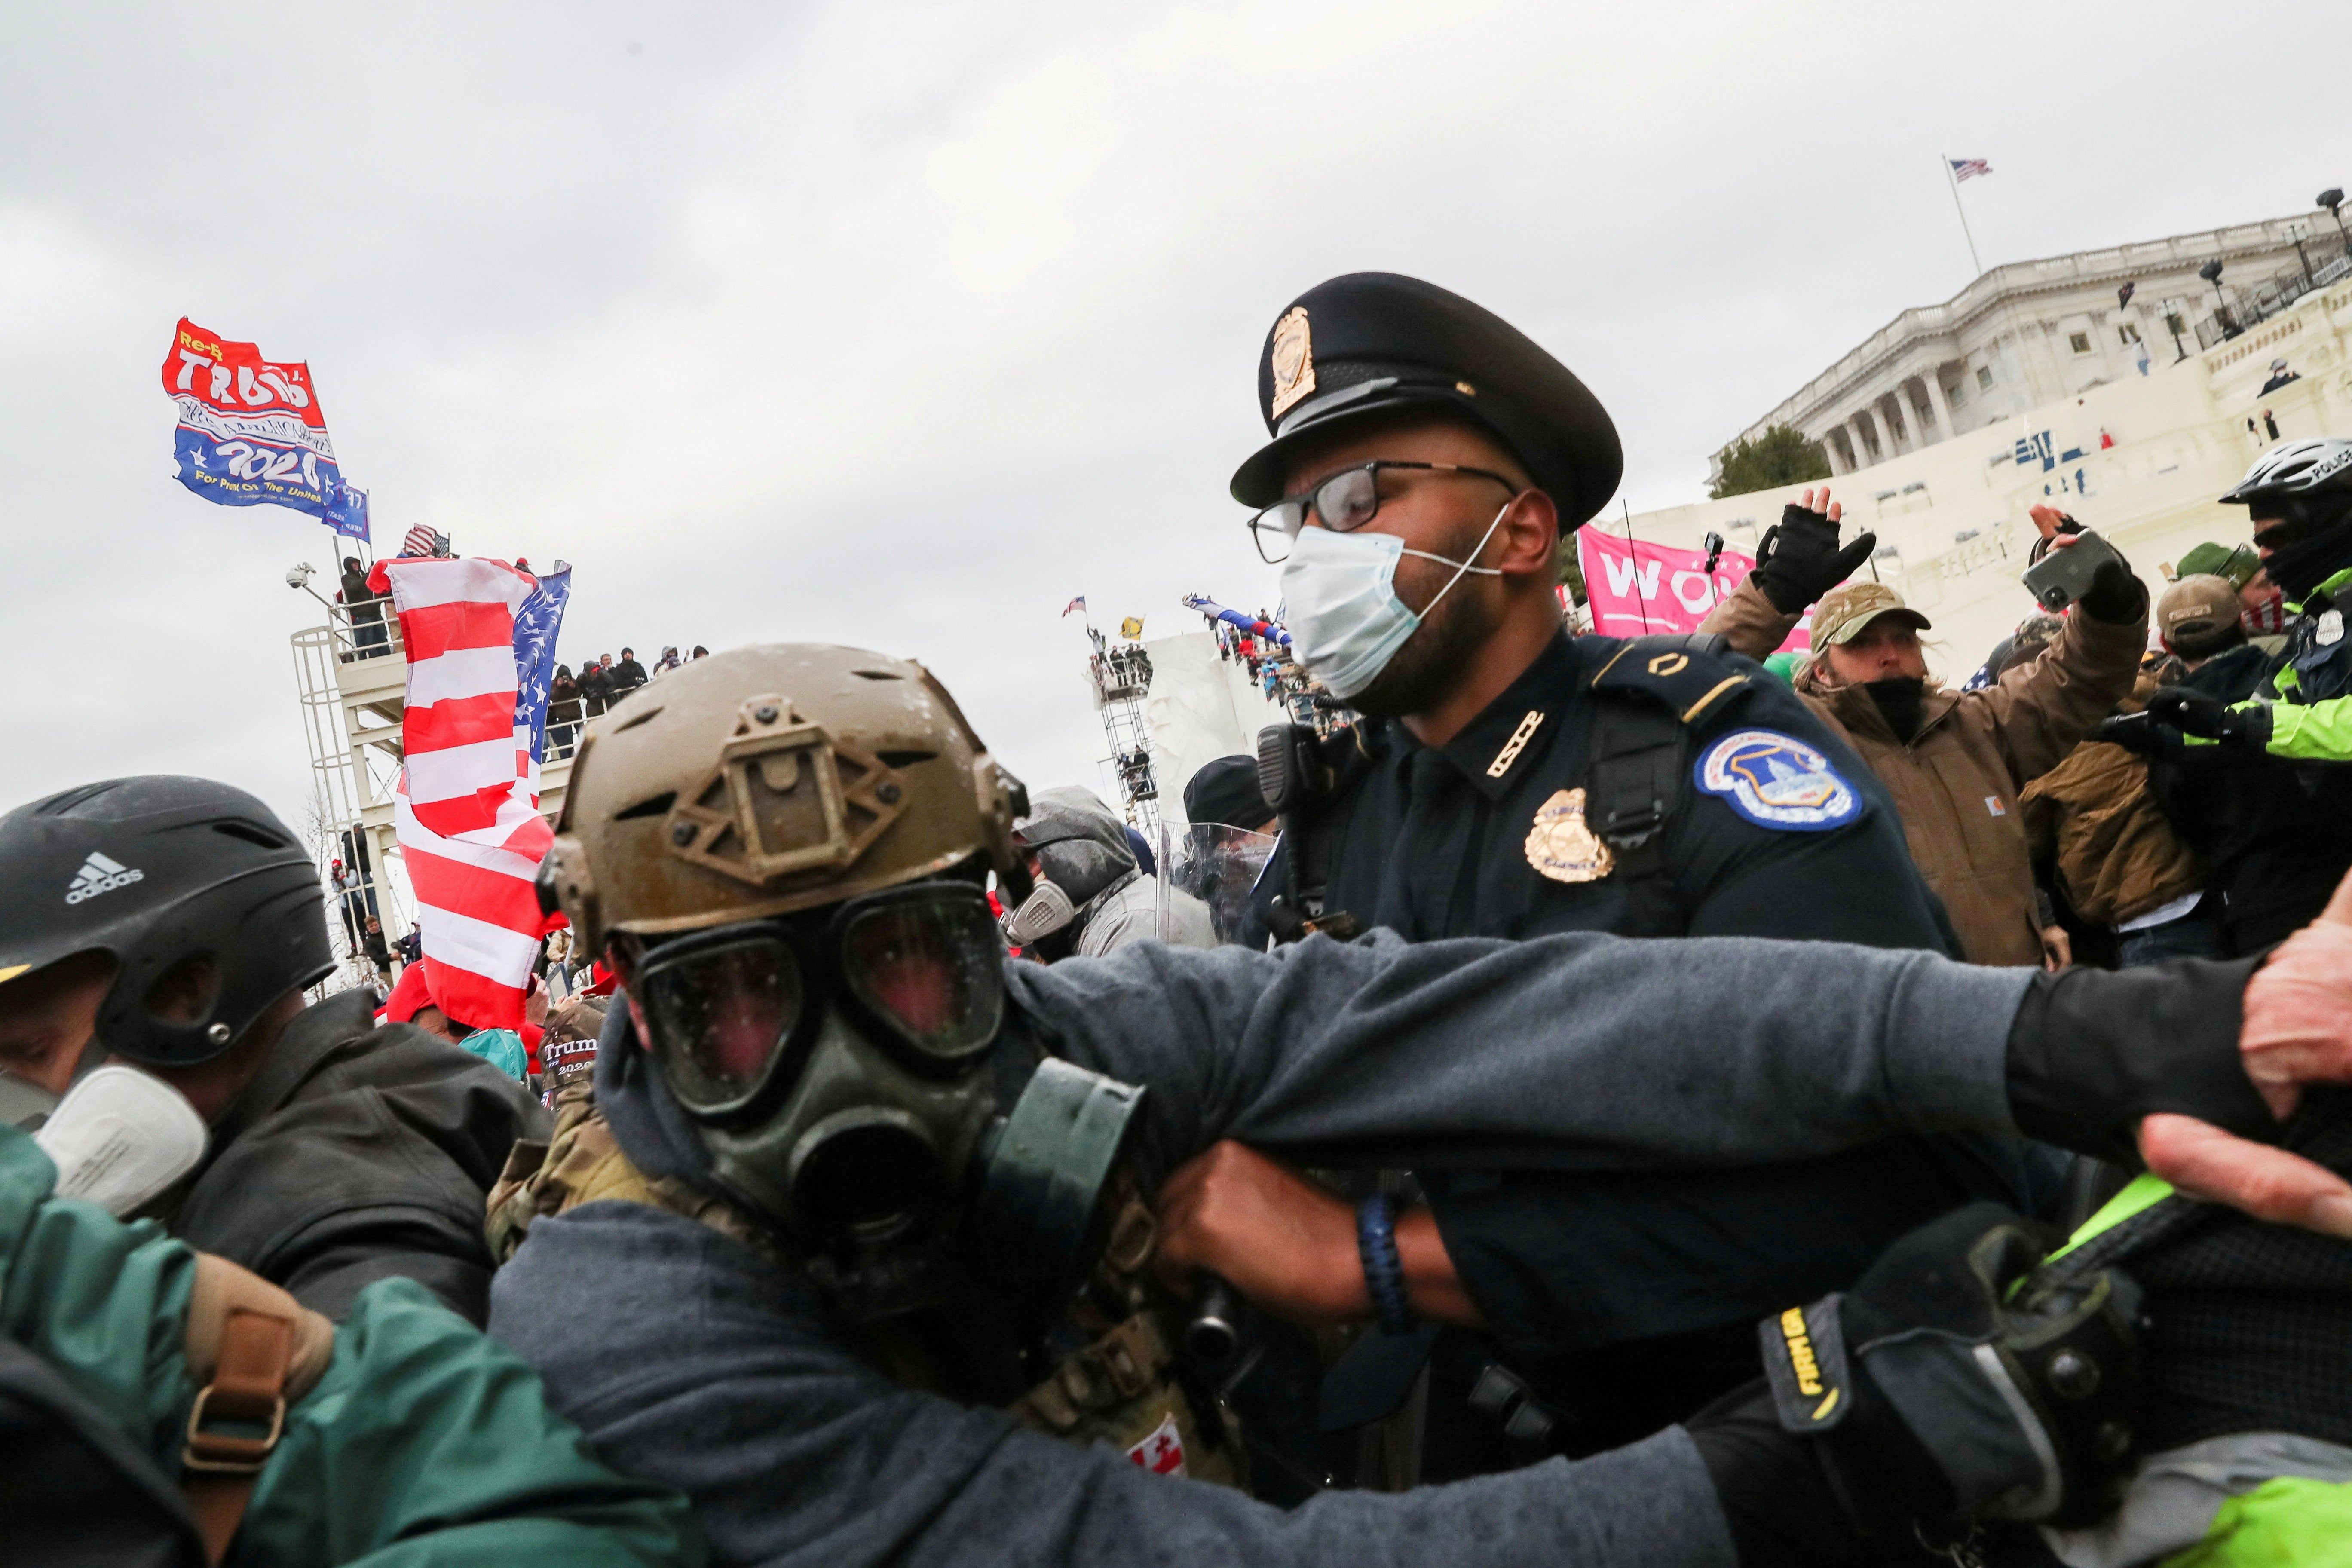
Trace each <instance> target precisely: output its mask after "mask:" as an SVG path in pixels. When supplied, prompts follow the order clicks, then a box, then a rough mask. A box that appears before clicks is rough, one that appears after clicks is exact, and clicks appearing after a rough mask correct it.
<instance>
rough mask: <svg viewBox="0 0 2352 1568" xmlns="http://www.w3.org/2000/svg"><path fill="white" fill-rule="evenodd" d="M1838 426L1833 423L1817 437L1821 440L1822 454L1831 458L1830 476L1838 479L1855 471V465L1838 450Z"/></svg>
mask: <svg viewBox="0 0 2352 1568" xmlns="http://www.w3.org/2000/svg"><path fill="white" fill-rule="evenodd" d="M1837 428H1838V427H1837V426H1834V425H1832V426H1830V427H1829V428H1828V429H1826V430H1824V431H1822V433H1821V435H1820V436H1819V437H1816V439H1818V440H1819V441H1820V442H1821V447H1822V455H1823V456H1824V457H1826V458H1829V460H1830V477H1831V478H1832V479H1836V478H1839V477H1841V476H1843V475H1846V474H1850V473H1852V472H1853V465H1852V464H1851V463H1848V462H1847V461H1846V460H1845V457H1844V455H1843V453H1841V452H1840V451H1839V450H1838V444H1837V441H1836V436H1837Z"/></svg>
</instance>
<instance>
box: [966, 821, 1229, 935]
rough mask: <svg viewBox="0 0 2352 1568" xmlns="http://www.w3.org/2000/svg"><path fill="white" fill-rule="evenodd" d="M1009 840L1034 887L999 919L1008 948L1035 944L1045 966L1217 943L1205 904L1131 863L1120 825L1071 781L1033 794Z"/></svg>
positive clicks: (1130, 851) (1130, 850)
mask: <svg viewBox="0 0 2352 1568" xmlns="http://www.w3.org/2000/svg"><path fill="white" fill-rule="evenodd" d="M1013 843H1014V844H1015V845H1016V846H1018V847H1020V849H1021V850H1022V851H1023V853H1024V855H1025V856H1026V857H1027V863H1028V869H1029V875H1030V878H1031V879H1032V880H1033V881H1034V883H1035V888H1034V890H1033V891H1032V892H1031V893H1030V895H1029V897H1028V898H1026V899H1024V900H1022V902H1021V906H1020V907H1019V908H1018V909H1016V910H1013V911H1012V912H1011V913H1009V914H1008V915H1007V916H1006V917H1005V921H1004V933H1005V936H1006V938H1007V940H1009V941H1011V942H1013V945H1014V946H1016V947H1024V948H1025V947H1033V946H1034V948H1035V949H1036V951H1037V955H1038V956H1039V957H1041V958H1044V959H1046V960H1048V961H1051V960H1053V959H1057V958H1066V957H1068V956H1070V955H1071V954H1072V953H1076V954H1079V955H1081V956H1083V957H1087V958H1099V957H1101V956H1102V955H1103V954H1104V953H1107V952H1114V951H1116V950H1117V949H1118V948H1122V947H1125V946H1126V945H1127V944H1128V943H1129V942H1144V941H1158V942H1173V943H1176V944H1178V945H1180V946H1183V947H1213V946H1215V945H1216V941H1217V933H1216V931H1215V930H1214V928H1213V926H1212V925H1211V924H1210V921H1209V907H1208V906H1207V905H1206V904H1203V903H1202V901H1201V900H1198V899H1196V898H1194V897H1192V894H1190V893H1187V892H1185V891H1184V890H1183V889H1181V888H1176V887H1172V886H1170V885H1167V884H1166V883H1164V882H1163V881H1162V880H1161V879H1160V878H1159V877H1155V876H1153V875H1151V874H1150V873H1149V872H1147V871H1145V870H1144V869H1143V868H1142V867H1141V866H1140V865H1139V864H1138V863H1137V860H1136V858H1135V850H1134V849H1133V848H1132V847H1130V846H1129V842H1128V837H1127V828H1126V826H1125V824H1123V823H1121V822H1120V821H1119V819H1118V817H1116V816H1112V815H1111V812H1110V808H1109V807H1108V806H1107V805H1103V803H1102V801H1101V800H1100V799H1099V798H1097V796H1096V795H1095V793H1094V791H1092V790H1089V789H1082V788H1080V787H1078V786H1077V785H1076V784H1067V785H1065V786H1063V787H1061V788H1059V789H1049V790H1042V791H1040V792H1039V793H1038V795H1037V798H1036V802H1035V809H1034V811H1033V812H1032V813H1031V815H1029V816H1026V817H1024V818H1023V819H1022V820H1021V821H1020V822H1019V823H1018V824H1016V825H1015V826H1014V827H1013Z"/></svg>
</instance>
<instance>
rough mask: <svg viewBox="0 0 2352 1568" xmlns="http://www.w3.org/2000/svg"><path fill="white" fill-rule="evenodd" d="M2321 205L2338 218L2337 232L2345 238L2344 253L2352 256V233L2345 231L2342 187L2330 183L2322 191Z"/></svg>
mask: <svg viewBox="0 0 2352 1568" xmlns="http://www.w3.org/2000/svg"><path fill="white" fill-rule="evenodd" d="M2319 205H2321V206H2323V207H2325V208H2326V209H2327V216H2329V217H2332V218H2334V219H2335V220H2336V233H2337V234H2339V235H2342V236H2343V238H2344V254H2345V255H2347V256H2352V234H2347V233H2345V229H2344V192H2343V190H2342V189H2341V187H2339V186H2336V185H2330V186H2328V187H2327V188H2326V190H2324V191H2322V192H2320V193H2319Z"/></svg>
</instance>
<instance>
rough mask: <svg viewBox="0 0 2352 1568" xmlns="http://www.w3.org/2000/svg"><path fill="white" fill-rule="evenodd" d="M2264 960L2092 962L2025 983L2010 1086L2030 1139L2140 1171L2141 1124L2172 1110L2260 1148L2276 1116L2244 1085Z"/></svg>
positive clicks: (2007, 1066)
mask: <svg viewBox="0 0 2352 1568" xmlns="http://www.w3.org/2000/svg"><path fill="white" fill-rule="evenodd" d="M2261 962H2262V961H2261V960H2260V959H2259V958H2232V959H2222V960H2213V959H2201V958H2181V959H2174V960H2172V961H2171V962H2169V963H2151V964H2143V965H2141V966H2139V967H2138V968H2136V969H2093V968H2090V967H2088V966H2087V965H2084V964H2076V965H2075V966H2074V968H2072V969H2068V970H2065V971H2063V973H2057V974H2036V975H2034V976H2033V977H2032V979H2031V980H2029V981H2028V982H2027V983H2026V987H2025V994H2024V996H2023V997H2022V998H2021V999H2020V1001H2019V1003H2018V1007H2017V1016H2016V1017H2015V1018H2014V1019H2012V1020H2011V1022H2010V1026H2009V1053H2008V1059H2007V1061H2006V1062H2005V1063H2004V1064H2003V1071H2002V1078H2003V1079H2004V1082H2005V1085H2006V1087H2007V1089H2008V1091H2009V1109H2010V1114H2011V1116H2013V1117H2015V1118H2016V1120H2017V1125H2018V1130H2019V1131H2021V1132H2023V1133H2024V1134H2025V1135H2026V1136H2027V1137H2028V1138H2038V1139H2040V1140H2041V1141H2042V1142H2044V1143H2055V1144H2057V1145H2058V1146H2059V1147H2060V1148H2063V1149H2072V1150H2073V1151H2074V1152H2075V1153H2077V1154H2089V1155H2092V1156H2094V1157H2095V1158H2097V1159H2101V1160H2106V1161H2109V1162H2111V1163H2116V1164H2120V1165H2136V1164H2137V1163H2138V1159H2139V1152H2138V1150H2137V1147H2136V1145H2135V1143H2134V1139H2133V1134H2134V1133H2135V1132H2137V1130H2138V1128H2139V1123H2140V1120H2141V1118H2143V1117H2146V1116H2150V1115H2153V1114H2155V1113H2156V1112H2158V1111H2172V1112H2175V1113H2177V1114H2179V1115H2182V1116H2193V1117H2196V1118H2197V1119H2198V1120H2199V1121H2210V1122H2211V1123H2213V1125H2215V1126H2216V1127H2219V1128H2221V1129H2222V1130H2223V1131H2228V1132H2234V1133H2236V1134H2237V1135H2238V1136H2239V1137H2241V1138H2251V1139H2253V1140H2255V1141H2256V1142H2272V1143H2274V1142H2278V1138H2279V1122H2278V1118H2276V1117H2274V1116H2273V1115H2272V1114H2271V1110H2270V1107H2269V1106H2268V1105H2266V1104H2265V1103H2263V1097H2262V1096H2261V1095H2260V1094H2259V1093H2257V1092H2256V1091H2255V1089H2254V1085H2253V1080H2252V1079H2249V1078H2248V1077H2247V1076H2246V1066H2245V1057H2244V1055H2243V1053H2242V1051H2241V1050H2240V1049H2239V1045H2238V1036H2239V1031H2240V1029H2241V1027H2242V1026H2243V1024H2244V1022H2245V994H2246V982H2247V981H2248V980H2249V979H2250V978H2252V974H2253V973H2254V970H2255V968H2256V967H2257V966H2258V965H2259V964H2260V963H2261Z"/></svg>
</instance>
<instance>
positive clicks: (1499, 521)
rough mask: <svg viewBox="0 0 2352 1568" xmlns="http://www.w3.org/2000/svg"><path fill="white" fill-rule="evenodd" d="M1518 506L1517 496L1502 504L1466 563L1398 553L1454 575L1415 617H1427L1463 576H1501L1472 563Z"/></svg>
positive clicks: (1494, 568) (1423, 553)
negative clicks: (1430, 562)
mask: <svg viewBox="0 0 2352 1568" xmlns="http://www.w3.org/2000/svg"><path fill="white" fill-rule="evenodd" d="M1525 494H1527V492H1526V491H1525V490H1521V491H1520V492H1519V495H1525ZM1518 504H1519V496H1513V497H1512V498H1511V499H1510V500H1507V501H1505V502H1504V503H1503V510H1500V511H1498V512H1496V514H1495V521H1492V522H1490V523H1488V524H1487V525H1486V532H1484V533H1482V534H1480V535H1479V536H1478V542H1477V544H1476V545H1475V547H1473V548H1472V550H1471V552H1470V559H1469V560H1468V561H1454V560H1452V559H1450V558H1448V557H1446V556H1444V555H1433V554H1431V553H1430V552H1428V551H1426V550H1407V551H1402V552H1400V553H1402V554H1405V555H1418V556H1420V557H1421V558H1422V559H1423V561H1434V562H1436V563H1438V564H1439V565H1441V566H1451V567H1453V568H1454V575H1453V576H1451V577H1448V578H1447V579H1446V580H1445V586H1444V587H1443V588H1440V589H1439V590H1438V591H1437V593H1436V595H1435V597H1433V598H1432V599H1431V600H1430V601H1429V603H1427V604H1426V605H1423V606H1422V607H1421V608H1420V609H1418V610H1416V611H1414V612H1413V614H1414V615H1415V616H1427V615H1428V614H1429V612H1430V611H1432V610H1433V609H1435V608H1437V601H1438V600H1439V599H1443V598H1444V597H1445V595H1448V594H1451V593H1452V592H1454V584H1456V583H1459V582H1460V581H1462V579H1463V577H1464V576H1465V574H1475V575H1477V576H1480V577H1499V576H1501V575H1502V574H1503V569H1502V568H1501V567H1499V566H1478V565H1474V564H1472V563H1474V562H1475V561H1476V560H1477V559H1478V556H1479V554H1480V553H1481V552H1483V551H1485V550H1486V541H1488V540H1490V539H1492V538H1494V537H1495V531H1496V529H1498V528H1500V527H1502V526H1503V519H1505V518H1507V517H1508V516H1509V515H1510V514H1511V509H1512V508H1513V507H1515V506H1517V505H1518Z"/></svg>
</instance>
